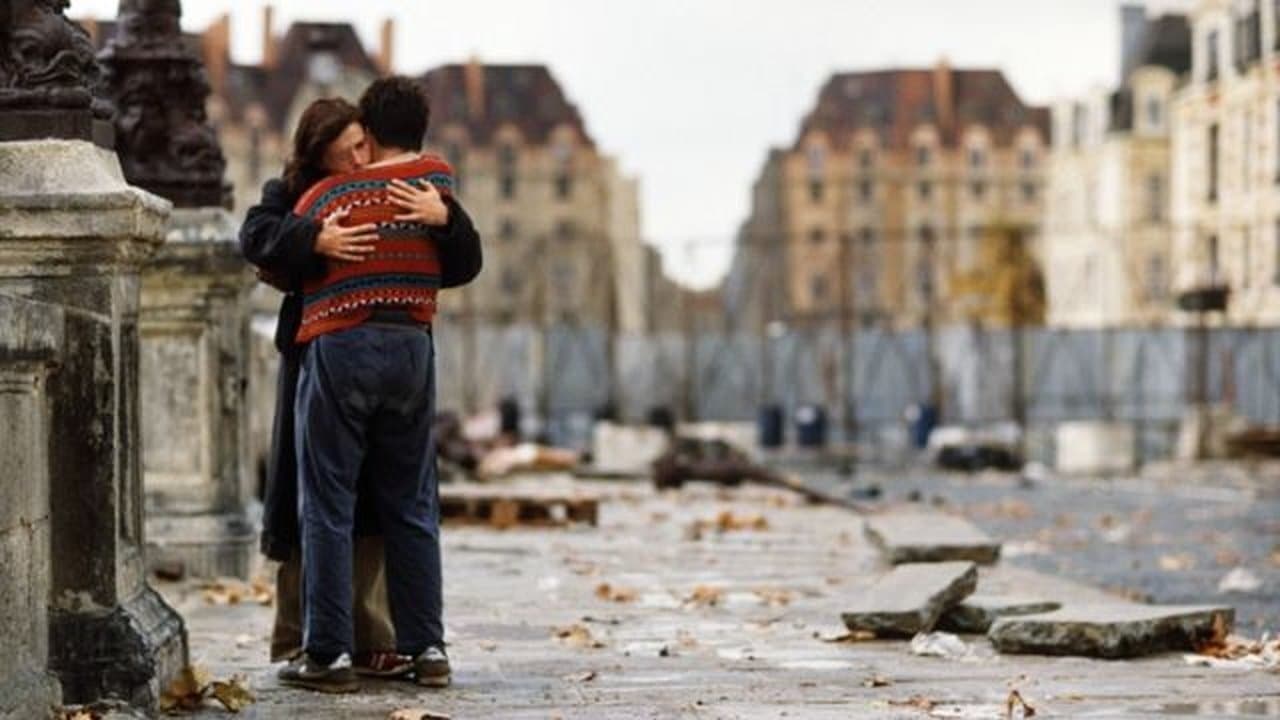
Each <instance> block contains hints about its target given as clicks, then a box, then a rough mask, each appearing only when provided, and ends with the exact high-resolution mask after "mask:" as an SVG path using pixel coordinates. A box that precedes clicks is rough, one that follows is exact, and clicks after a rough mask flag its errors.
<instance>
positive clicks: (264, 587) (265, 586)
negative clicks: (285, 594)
mask: <svg viewBox="0 0 1280 720" xmlns="http://www.w3.org/2000/svg"><path fill="white" fill-rule="evenodd" d="M249 596H250V597H251V598H253V601H254V602H256V603H258V604H259V605H270V604H271V603H273V602H275V599H276V588H275V585H273V584H271V583H270V582H268V581H267V580H264V579H263V578H255V579H254V581H253V583H252V584H250V586H249Z"/></svg>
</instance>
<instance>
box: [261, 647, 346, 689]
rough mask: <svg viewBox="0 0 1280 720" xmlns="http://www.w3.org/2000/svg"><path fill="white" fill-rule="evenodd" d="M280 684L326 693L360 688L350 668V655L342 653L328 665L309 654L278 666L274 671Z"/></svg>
mask: <svg viewBox="0 0 1280 720" xmlns="http://www.w3.org/2000/svg"><path fill="white" fill-rule="evenodd" d="M276 677H277V678H279V679H280V684H282V685H291V686H293V687H300V688H306V689H308V690H318V691H320V692H327V693H351V692H355V691H357V690H359V689H360V685H359V683H357V682H356V674H355V671H354V670H352V669H351V656H350V655H348V654H346V653H342V654H341V655H339V656H338V657H337V659H335V660H334V661H333V662H331V663H329V664H328V665H321V664H320V663H318V662H316V661H315V660H312V659H311V657H310V656H308V655H306V654H303V655H302V657H300V658H298V659H297V660H294V661H293V662H291V663H289V664H288V665H285V666H284V667H282V668H280V672H278V673H276Z"/></svg>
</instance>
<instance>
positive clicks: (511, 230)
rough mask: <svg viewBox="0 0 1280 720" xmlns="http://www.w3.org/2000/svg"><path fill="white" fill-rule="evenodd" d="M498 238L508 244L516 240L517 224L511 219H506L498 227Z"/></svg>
mask: <svg viewBox="0 0 1280 720" xmlns="http://www.w3.org/2000/svg"><path fill="white" fill-rule="evenodd" d="M498 237H500V238H502V239H503V240H504V241H506V242H511V241H512V240H515V239H516V223H515V221H514V220H512V219H511V218H504V219H503V220H502V223H501V224H500V225H499V226H498Z"/></svg>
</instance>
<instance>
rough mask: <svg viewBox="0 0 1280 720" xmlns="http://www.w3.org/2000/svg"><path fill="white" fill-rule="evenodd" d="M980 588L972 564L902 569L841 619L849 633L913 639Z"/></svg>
mask: <svg viewBox="0 0 1280 720" xmlns="http://www.w3.org/2000/svg"><path fill="white" fill-rule="evenodd" d="M977 585H978V569H977V566H976V565H974V564H973V563H971V562H941V563H911V564H906V565H899V566H897V567H895V568H894V569H893V570H892V571H890V572H889V574H887V575H885V576H884V577H882V578H880V579H879V580H877V581H876V583H875V584H874V585H872V586H871V587H870V588H869V589H867V591H866V592H865V593H863V595H862V596H861V597H860V598H858V599H857V600H856V601H855V602H854V603H853V607H852V608H851V609H850V610H848V611H847V612H844V613H842V618H843V619H844V624H845V625H846V626H847V627H848V628H849V629H850V630H870V631H872V632H874V633H875V634H876V635H878V636H880V637H911V636H913V635H915V634H916V633H920V632H929V631H930V630H932V629H933V628H934V626H935V625H936V624H937V622H938V618H940V617H941V616H942V614H943V613H944V612H946V611H947V610H949V609H951V608H952V607H955V606H956V605H957V604H958V603H959V602H960V601H961V600H963V599H964V598H966V597H968V596H969V595H971V594H972V593H973V591H974V589H975V588H976V587H977Z"/></svg>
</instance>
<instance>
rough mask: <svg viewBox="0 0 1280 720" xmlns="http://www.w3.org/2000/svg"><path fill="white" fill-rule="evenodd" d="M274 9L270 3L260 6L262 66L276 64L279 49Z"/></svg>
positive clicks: (268, 67)
mask: <svg viewBox="0 0 1280 720" xmlns="http://www.w3.org/2000/svg"><path fill="white" fill-rule="evenodd" d="M275 18H276V9H275V7H274V6H272V5H263V6H262V67H264V68H267V69H271V68H274V67H275V66H276V61H277V60H278V59H279V58H277V57H276V55H277V54H278V51H279V47H278V43H277V41H276V32H275Z"/></svg>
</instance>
